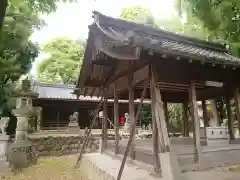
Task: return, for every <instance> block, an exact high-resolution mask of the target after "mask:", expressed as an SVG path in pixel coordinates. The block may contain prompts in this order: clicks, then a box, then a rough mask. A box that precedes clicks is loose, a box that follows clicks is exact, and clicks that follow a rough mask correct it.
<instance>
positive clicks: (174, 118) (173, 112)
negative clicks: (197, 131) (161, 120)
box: [168, 103, 183, 133]
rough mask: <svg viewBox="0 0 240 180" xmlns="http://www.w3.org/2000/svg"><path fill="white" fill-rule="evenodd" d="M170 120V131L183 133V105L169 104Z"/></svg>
mask: <svg viewBox="0 0 240 180" xmlns="http://www.w3.org/2000/svg"><path fill="white" fill-rule="evenodd" d="M168 119H169V131H170V132H173V133H174V132H181V127H182V124H183V109H182V107H181V104H176V103H169V104H168Z"/></svg>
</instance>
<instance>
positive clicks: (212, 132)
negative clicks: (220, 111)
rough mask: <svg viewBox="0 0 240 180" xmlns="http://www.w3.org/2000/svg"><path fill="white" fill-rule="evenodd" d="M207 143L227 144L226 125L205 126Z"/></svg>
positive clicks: (214, 144)
mask: <svg viewBox="0 0 240 180" xmlns="http://www.w3.org/2000/svg"><path fill="white" fill-rule="evenodd" d="M207 145H208V146H223V145H226V146H227V145H229V133H228V128H227V127H207Z"/></svg>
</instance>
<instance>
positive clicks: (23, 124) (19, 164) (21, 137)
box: [7, 80, 37, 170]
mask: <svg viewBox="0 0 240 180" xmlns="http://www.w3.org/2000/svg"><path fill="white" fill-rule="evenodd" d="M36 97H37V94H36V93H34V92H33V91H32V90H31V89H30V82H29V81H28V80H23V81H22V88H21V90H20V93H19V94H18V96H17V99H16V100H17V107H16V109H14V110H13V114H14V115H15V116H16V117H17V128H16V136H15V142H14V143H13V144H12V145H11V146H10V147H9V151H8V155H7V159H8V162H9V165H10V167H11V169H12V170H15V169H21V168H26V167H28V166H29V165H31V164H35V163H36V162H37V155H36V151H35V148H34V147H33V146H32V144H31V143H30V142H29V141H28V140H27V131H28V118H29V113H30V110H31V108H32V98H36Z"/></svg>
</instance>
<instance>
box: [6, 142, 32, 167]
mask: <svg viewBox="0 0 240 180" xmlns="http://www.w3.org/2000/svg"><path fill="white" fill-rule="evenodd" d="M7 161H8V162H9V166H10V168H11V170H16V169H22V168H26V167H29V166H30V165H33V164H36V163H37V154H36V151H35V148H34V147H33V146H32V144H31V143H30V142H28V141H21V142H14V143H13V144H12V145H11V146H10V147H9V150H8V155H7Z"/></svg>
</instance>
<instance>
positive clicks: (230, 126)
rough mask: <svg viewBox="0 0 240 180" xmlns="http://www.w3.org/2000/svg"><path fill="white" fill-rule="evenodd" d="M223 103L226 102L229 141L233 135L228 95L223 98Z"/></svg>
mask: <svg viewBox="0 0 240 180" xmlns="http://www.w3.org/2000/svg"><path fill="white" fill-rule="evenodd" d="M225 101H226V109H227V118H228V132H229V138H230V140H233V139H234V135H233V115H232V109H231V103H230V101H231V98H230V95H229V93H227V94H226V97H225Z"/></svg>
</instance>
